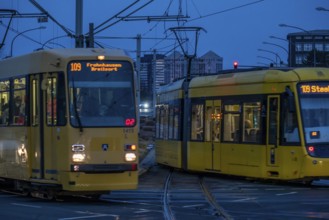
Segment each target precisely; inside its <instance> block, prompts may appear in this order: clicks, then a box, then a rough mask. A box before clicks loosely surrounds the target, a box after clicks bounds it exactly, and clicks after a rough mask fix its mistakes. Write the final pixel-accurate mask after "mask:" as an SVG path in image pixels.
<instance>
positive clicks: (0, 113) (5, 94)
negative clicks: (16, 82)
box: [0, 80, 10, 125]
mask: <svg viewBox="0 0 329 220" xmlns="http://www.w3.org/2000/svg"><path fill="white" fill-rule="evenodd" d="M9 89H10V83H9V80H5V81H1V82H0V106H1V108H0V117H1V120H0V125H8V120H9Z"/></svg>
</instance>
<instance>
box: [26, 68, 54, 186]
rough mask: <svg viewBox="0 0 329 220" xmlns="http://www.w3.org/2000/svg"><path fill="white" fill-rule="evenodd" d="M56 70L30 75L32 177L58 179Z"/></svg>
mask: <svg viewBox="0 0 329 220" xmlns="http://www.w3.org/2000/svg"><path fill="white" fill-rule="evenodd" d="M57 83H58V75H57V73H46V74H42V75H35V76H33V77H32V78H31V87H30V88H31V137H32V139H31V142H32V143H31V144H32V148H33V151H34V152H33V153H32V154H33V162H32V177H35V178H41V179H52V180H56V179H57V166H56V165H57V164H56V160H57V153H56V147H57V146H59V144H60V143H59V140H60V138H59V135H58V128H56V124H57V121H58V120H57V118H56V109H57V105H56V103H57V92H58V91H57V87H58V86H57Z"/></svg>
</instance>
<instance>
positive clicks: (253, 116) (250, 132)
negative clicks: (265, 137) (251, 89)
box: [242, 102, 261, 142]
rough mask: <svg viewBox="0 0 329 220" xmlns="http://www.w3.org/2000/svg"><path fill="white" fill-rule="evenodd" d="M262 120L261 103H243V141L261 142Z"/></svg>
mask: <svg viewBox="0 0 329 220" xmlns="http://www.w3.org/2000/svg"><path fill="white" fill-rule="evenodd" d="M260 120H261V103H260V102H245V103H243V122H244V123H243V124H242V126H243V133H242V137H243V138H242V141H244V142H260V138H261V137H260V135H259V132H260V130H261V129H260Z"/></svg>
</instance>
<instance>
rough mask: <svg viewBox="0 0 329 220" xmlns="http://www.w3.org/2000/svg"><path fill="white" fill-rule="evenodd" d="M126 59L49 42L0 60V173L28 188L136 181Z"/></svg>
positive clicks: (87, 189)
mask: <svg viewBox="0 0 329 220" xmlns="http://www.w3.org/2000/svg"><path fill="white" fill-rule="evenodd" d="M135 84H136V77H135V75H134V69H133V61H132V60H131V59H130V58H129V56H128V55H127V54H126V53H125V52H124V51H122V50H105V49H90V48H89V49H84V48H76V49H53V50H42V51H36V52H33V53H30V54H27V55H22V56H18V57H13V58H8V59H5V60H2V61H0V106H1V109H0V119H1V120H0V179H1V180H2V182H4V183H7V184H11V185H12V186H14V188H15V189H16V190H19V191H22V192H25V193H30V194H32V195H35V196H41V197H45V198H53V197H54V196H57V195H66V194H68V195H90V196H99V195H101V194H102V193H104V192H109V191H112V190H121V189H136V188H137V184H138V153H137V152H138V148H137V144H138V130H137V108H136V106H137V105H136V96H137V94H136V90H135V88H136V87H135Z"/></svg>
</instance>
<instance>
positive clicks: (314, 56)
mask: <svg viewBox="0 0 329 220" xmlns="http://www.w3.org/2000/svg"><path fill="white" fill-rule="evenodd" d="M279 27H288V28H295V29H298V30H301V31H303V32H305V33H307V34H308V35H312V33H311V32H309V31H307V30H305V29H303V28H300V27H296V26H292V25H287V24H279ZM312 47H313V66H314V67H315V66H316V51H315V41H314V36H312Z"/></svg>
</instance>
